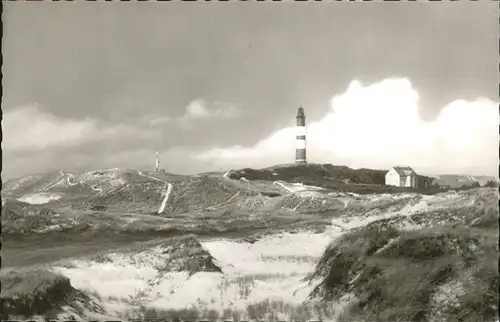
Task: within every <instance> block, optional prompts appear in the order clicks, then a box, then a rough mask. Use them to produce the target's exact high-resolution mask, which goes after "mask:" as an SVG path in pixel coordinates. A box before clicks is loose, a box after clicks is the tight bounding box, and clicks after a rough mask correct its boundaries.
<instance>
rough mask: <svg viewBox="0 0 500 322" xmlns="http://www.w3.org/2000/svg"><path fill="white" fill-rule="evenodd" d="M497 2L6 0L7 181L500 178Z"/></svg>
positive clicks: (4, 97) (4, 78)
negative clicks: (231, 176)
mask: <svg viewBox="0 0 500 322" xmlns="http://www.w3.org/2000/svg"><path fill="white" fill-rule="evenodd" d="M497 7H498V4H494V3H492V2H491V3H477V2H475V3H471V2H454V3H411V4H410V3H347V2H337V3H332V2H330V3H328V2H322V3H318V2H315V3H312V2H311V3H262V2H260V3H256V2H252V3H251V2H246V3H242V2H238V3H218V2H209V3H206V2H197V3H181V2H168V3H157V2H147V3H144V2H141V3H139V2H130V3H123V2H111V3H109V2H106V3H104V2H98V3H95V2H77V3H75V2H56V3H54V2H43V3H33V2H30V3H27V2H6V3H4V13H3V22H4V38H3V48H2V50H3V63H4V66H3V73H4V74H3V94H4V96H3V101H2V110H3V120H2V130H3V141H2V149H3V173H2V176H3V178H4V179H6V178H12V177H16V176H21V175H26V174H30V173H36V172H43V171H51V170H59V169H62V170H66V171H81V170H93V169H100V168H114V167H131V168H141V169H153V168H154V154H155V153H154V151H156V150H159V151H160V153H161V162H162V165H163V166H164V167H165V168H166V169H167V170H168V171H173V172H179V173H193V172H200V171H211V170H219V169H228V168H239V167H263V166H268V165H273V164H277V163H288V162H291V161H293V158H294V156H295V151H294V132H293V124H294V118H295V114H296V110H297V108H298V107H299V106H300V105H303V106H304V108H305V111H306V115H307V125H308V157H309V161H310V162H321V163H333V164H345V165H348V166H351V167H371V168H389V167H390V166H392V165H395V164H401V165H403V164H404V165H406V164H407V165H410V166H413V167H414V168H415V169H416V170H417V171H420V172H422V173H425V174H438V173H468V174H486V175H495V174H496V173H497V165H498V152H497V151H498V150H497V148H498V78H497V75H498V17H497V14H498V10H497Z"/></svg>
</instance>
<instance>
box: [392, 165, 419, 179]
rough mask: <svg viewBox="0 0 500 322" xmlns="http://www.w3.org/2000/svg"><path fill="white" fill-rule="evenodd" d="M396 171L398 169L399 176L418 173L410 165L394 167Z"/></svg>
mask: <svg viewBox="0 0 500 322" xmlns="http://www.w3.org/2000/svg"><path fill="white" fill-rule="evenodd" d="M393 169H394V171H396V172H397V173H398V174H399V176H401V177H407V176H411V175H416V174H417V173H416V172H415V171H414V170H413V169H412V168H410V167H393Z"/></svg>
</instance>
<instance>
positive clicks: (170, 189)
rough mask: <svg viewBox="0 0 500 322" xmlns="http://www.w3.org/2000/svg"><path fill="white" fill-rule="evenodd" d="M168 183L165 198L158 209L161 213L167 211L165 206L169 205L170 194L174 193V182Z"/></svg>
mask: <svg viewBox="0 0 500 322" xmlns="http://www.w3.org/2000/svg"><path fill="white" fill-rule="evenodd" d="M166 184H167V191H166V192H165V197H164V198H163V200H162V202H161V205H160V209H158V213H159V214H161V213H162V212H164V211H165V207H166V206H167V202H168V198H170V194H171V193H172V184H171V183H166Z"/></svg>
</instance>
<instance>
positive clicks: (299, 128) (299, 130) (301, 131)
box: [295, 126, 306, 136]
mask: <svg viewBox="0 0 500 322" xmlns="http://www.w3.org/2000/svg"><path fill="white" fill-rule="evenodd" d="M295 128H296V130H295V131H297V134H296V135H297V136H300V135H306V127H305V126H296V127H295Z"/></svg>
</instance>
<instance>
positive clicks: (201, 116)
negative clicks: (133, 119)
mask: <svg viewBox="0 0 500 322" xmlns="http://www.w3.org/2000/svg"><path fill="white" fill-rule="evenodd" d="M239 116H241V110H240V109H239V108H238V107H237V106H235V105H232V104H228V103H223V102H219V101H215V102H212V103H209V102H207V101H206V100H204V99H196V100H193V101H191V102H190V103H189V104H188V105H187V106H186V109H185V112H184V114H183V115H182V116H180V117H178V118H173V117H169V116H161V117H156V118H153V119H151V120H150V121H149V123H150V124H151V125H155V124H162V123H165V122H171V121H180V122H181V123H182V124H183V125H188V124H190V123H191V122H193V121H196V120H206V119H211V118H216V117H217V118H234V117H239Z"/></svg>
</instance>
